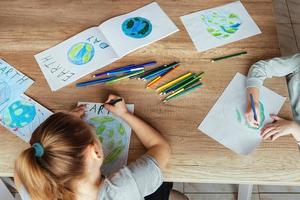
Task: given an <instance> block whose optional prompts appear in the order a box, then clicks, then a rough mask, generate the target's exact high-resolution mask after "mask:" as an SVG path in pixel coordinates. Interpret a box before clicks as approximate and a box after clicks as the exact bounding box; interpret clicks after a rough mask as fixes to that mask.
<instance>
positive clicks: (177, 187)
mask: <svg viewBox="0 0 300 200" xmlns="http://www.w3.org/2000/svg"><path fill="white" fill-rule="evenodd" d="M173 190H177V191H179V192H181V193H183V183H179V182H175V183H173Z"/></svg>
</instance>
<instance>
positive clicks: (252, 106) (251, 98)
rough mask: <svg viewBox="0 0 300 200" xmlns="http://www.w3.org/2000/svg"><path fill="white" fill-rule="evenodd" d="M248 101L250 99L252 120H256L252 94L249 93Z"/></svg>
mask: <svg viewBox="0 0 300 200" xmlns="http://www.w3.org/2000/svg"><path fill="white" fill-rule="evenodd" d="M250 101H251V108H252V111H253V115H254V120H255V121H257V114H256V111H255V105H254V99H253V95H252V94H250Z"/></svg>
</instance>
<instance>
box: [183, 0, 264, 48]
mask: <svg viewBox="0 0 300 200" xmlns="http://www.w3.org/2000/svg"><path fill="white" fill-rule="evenodd" d="M181 20H182V22H183V24H184V26H185V28H186V30H187V32H188V33H189V35H190V37H191V39H192V41H193V43H194V45H195V46H196V48H197V50H198V51H200V52H202V51H206V50H208V49H212V48H215V47H218V46H222V45H225V44H228V43H231V42H235V41H238V40H241V39H244V38H248V37H250V36H253V35H257V34H260V33H261V31H260V29H259V27H258V26H257V25H256V24H255V22H254V21H253V19H252V18H251V16H250V15H249V14H248V12H247V10H246V9H245V8H244V6H243V4H242V3H241V2H240V1H236V2H232V3H229V4H226V5H223V6H219V7H216V8H211V9H207V10H202V11H198V12H195V13H192V14H188V15H185V16H182V17H181Z"/></svg>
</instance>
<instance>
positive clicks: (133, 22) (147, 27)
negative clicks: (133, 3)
mask: <svg viewBox="0 0 300 200" xmlns="http://www.w3.org/2000/svg"><path fill="white" fill-rule="evenodd" d="M122 31H123V33H124V34H125V35H127V36H128V37H132V38H137V39H139V38H145V37H147V36H148V35H149V34H150V33H151V31H152V24H151V22H150V21H149V20H148V19H146V18H143V17H132V18H128V19H126V20H125V21H124V22H123V24H122Z"/></svg>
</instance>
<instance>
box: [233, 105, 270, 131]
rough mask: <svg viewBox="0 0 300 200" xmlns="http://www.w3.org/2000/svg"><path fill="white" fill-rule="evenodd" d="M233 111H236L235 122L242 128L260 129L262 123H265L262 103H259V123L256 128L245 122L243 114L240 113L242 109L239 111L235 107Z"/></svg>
mask: <svg viewBox="0 0 300 200" xmlns="http://www.w3.org/2000/svg"><path fill="white" fill-rule="evenodd" d="M235 111H236V119H237V121H238V122H239V123H240V124H241V125H243V126H244V127H247V128H251V129H260V128H262V126H263V125H264V121H265V108H264V105H263V103H262V102H259V112H260V122H259V126H258V128H255V127H252V126H251V125H250V124H248V122H247V120H246V118H245V115H244V113H245V112H242V109H240V108H238V107H237V108H236V110H235Z"/></svg>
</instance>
